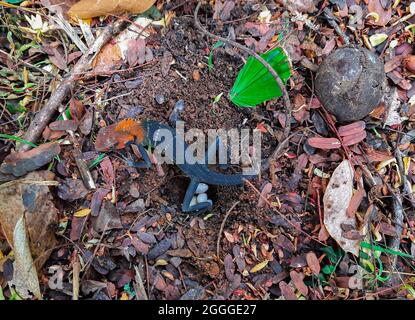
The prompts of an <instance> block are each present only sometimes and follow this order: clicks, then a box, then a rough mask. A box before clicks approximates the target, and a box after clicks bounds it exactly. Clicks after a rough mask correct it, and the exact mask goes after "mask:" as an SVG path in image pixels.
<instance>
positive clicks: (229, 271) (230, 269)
mask: <svg viewBox="0 0 415 320" xmlns="http://www.w3.org/2000/svg"><path fill="white" fill-rule="evenodd" d="M223 264H224V265H225V275H226V278H227V279H228V281H231V282H232V281H233V280H234V277H235V264H234V263H233V259H232V256H231V255H230V254H227V255H226V256H225V258H224V259H223Z"/></svg>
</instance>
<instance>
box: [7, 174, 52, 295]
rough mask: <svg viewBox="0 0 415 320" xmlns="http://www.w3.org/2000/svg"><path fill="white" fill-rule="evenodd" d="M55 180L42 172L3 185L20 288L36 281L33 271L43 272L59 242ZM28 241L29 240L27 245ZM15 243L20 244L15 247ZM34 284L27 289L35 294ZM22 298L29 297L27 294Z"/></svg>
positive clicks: (10, 239) (8, 230) (10, 241)
mask: <svg viewBox="0 0 415 320" xmlns="http://www.w3.org/2000/svg"><path fill="white" fill-rule="evenodd" d="M53 180H54V174H53V173H52V172H50V171H38V172H32V173H29V174H28V175H27V176H25V177H24V178H23V179H22V180H15V181H12V182H9V183H7V184H3V185H1V186H0V225H1V226H2V230H3V232H4V236H5V237H6V239H8V242H9V243H10V244H11V245H12V246H13V248H14V250H15V253H14V254H15V257H16V260H15V262H16V264H17V265H18V269H19V270H18V271H17V272H18V277H20V279H19V280H17V281H18V282H19V281H20V282H19V286H20V285H23V286H24V281H25V278H26V277H31V279H32V280H33V279H34V276H33V272H34V273H36V270H37V271H40V270H41V268H42V266H43V265H44V263H45V262H46V260H47V259H48V258H49V255H50V253H51V250H50V249H52V248H54V247H55V245H56V242H57V241H56V238H55V234H54V231H53V230H54V228H53V226H54V225H56V224H57V209H56V208H55V206H54V204H53V202H52V201H51V199H52V196H51V194H50V191H49V187H48V185H51V184H52V183H54V181H53ZM22 217H24V219H23V218H22ZM26 232H27V234H26ZM26 240H27V241H29V242H28V243H27V244H26ZM14 241H18V242H19V243H18V244H17V245H15V244H14ZM27 246H29V248H30V249H28V247H27ZM18 255H19V258H17V256H18ZM28 255H31V257H30V258H29V256H28ZM31 259H32V262H30V260H31ZM20 264H25V265H20ZM28 268H31V270H29V269H28ZM15 272H16V269H15ZM19 273H20V275H19ZM32 280H30V279H27V281H32ZM33 285H34V283H32V282H30V283H29V282H28V283H27V286H26V288H28V289H29V290H30V291H32V289H34V287H33ZM23 291H24V290H23ZM32 292H33V293H35V291H32ZM19 294H20V291H19ZM22 295H24V296H27V294H25V292H23V293H22Z"/></svg>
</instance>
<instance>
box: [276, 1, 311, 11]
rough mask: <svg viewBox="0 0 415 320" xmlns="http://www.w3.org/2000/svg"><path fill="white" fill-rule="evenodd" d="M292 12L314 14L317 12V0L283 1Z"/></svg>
mask: <svg viewBox="0 0 415 320" xmlns="http://www.w3.org/2000/svg"><path fill="white" fill-rule="evenodd" d="M282 2H283V3H284V5H285V6H286V8H288V10H290V11H291V12H296V11H298V12H302V13H313V12H314V11H316V10H317V7H316V5H315V2H316V1H315V0H282Z"/></svg>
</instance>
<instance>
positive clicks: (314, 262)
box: [305, 251, 321, 276]
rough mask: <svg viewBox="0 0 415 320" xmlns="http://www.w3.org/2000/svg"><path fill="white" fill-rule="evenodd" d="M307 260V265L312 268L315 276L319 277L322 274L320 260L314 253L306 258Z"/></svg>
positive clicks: (310, 253)
mask: <svg viewBox="0 0 415 320" xmlns="http://www.w3.org/2000/svg"><path fill="white" fill-rule="evenodd" d="M305 258H306V260H307V265H308V266H309V267H310V269H311V271H312V272H313V273H314V275H316V276H318V275H319V274H320V269H321V268H320V261H318V258H317V256H316V254H315V253H314V252H313V251H310V252H309V253H307V255H306V256H305Z"/></svg>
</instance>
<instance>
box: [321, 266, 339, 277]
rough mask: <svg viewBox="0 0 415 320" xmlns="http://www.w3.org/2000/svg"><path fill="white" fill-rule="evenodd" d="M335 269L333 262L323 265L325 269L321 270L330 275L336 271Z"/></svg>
mask: <svg viewBox="0 0 415 320" xmlns="http://www.w3.org/2000/svg"><path fill="white" fill-rule="evenodd" d="M334 270H336V268H335V267H334V266H333V265H331V264H327V265H325V266H324V267H323V269H321V271H322V272H323V273H324V274H328V275H331V274H332V273H333V272H334Z"/></svg>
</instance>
